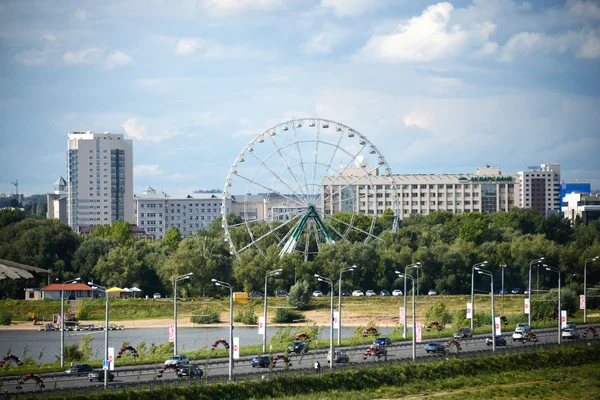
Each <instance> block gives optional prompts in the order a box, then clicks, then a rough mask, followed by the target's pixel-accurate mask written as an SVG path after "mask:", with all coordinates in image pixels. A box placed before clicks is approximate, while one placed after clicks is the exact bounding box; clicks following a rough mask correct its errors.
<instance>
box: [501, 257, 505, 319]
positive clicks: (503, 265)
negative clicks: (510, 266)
mask: <svg viewBox="0 0 600 400" xmlns="http://www.w3.org/2000/svg"><path fill="white" fill-rule="evenodd" d="M500 268H502V315H504V268H506V264H500Z"/></svg>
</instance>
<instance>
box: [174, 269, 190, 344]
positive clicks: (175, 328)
mask: <svg viewBox="0 0 600 400" xmlns="http://www.w3.org/2000/svg"><path fill="white" fill-rule="evenodd" d="M192 275H194V273H193V272H188V273H187V274H185V275H181V276H178V277H176V278H175V279H174V281H173V355H174V356H176V355H177V282H182V281H185V280H188V279H190V278H191V276H192Z"/></svg>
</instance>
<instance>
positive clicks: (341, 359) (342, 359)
mask: <svg viewBox="0 0 600 400" xmlns="http://www.w3.org/2000/svg"><path fill="white" fill-rule="evenodd" d="M334 354H335V356H333V362H336V363H349V362H350V357H348V355H347V354H346V353H344V352H343V351H341V350H335V352H334ZM330 362H331V352H329V353H327V364H329V363H330Z"/></svg>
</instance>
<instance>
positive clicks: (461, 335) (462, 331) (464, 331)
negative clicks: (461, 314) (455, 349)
mask: <svg viewBox="0 0 600 400" xmlns="http://www.w3.org/2000/svg"><path fill="white" fill-rule="evenodd" d="M471 336H473V332H472V331H471V328H459V329H458V330H457V331H456V333H455V334H454V339H466V338H469V337H471Z"/></svg>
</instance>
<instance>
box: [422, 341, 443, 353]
mask: <svg viewBox="0 0 600 400" xmlns="http://www.w3.org/2000/svg"><path fill="white" fill-rule="evenodd" d="M425 351H426V352H427V354H429V353H445V352H446V345H445V344H444V343H440V342H429V343H427V344H426V345H425Z"/></svg>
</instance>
